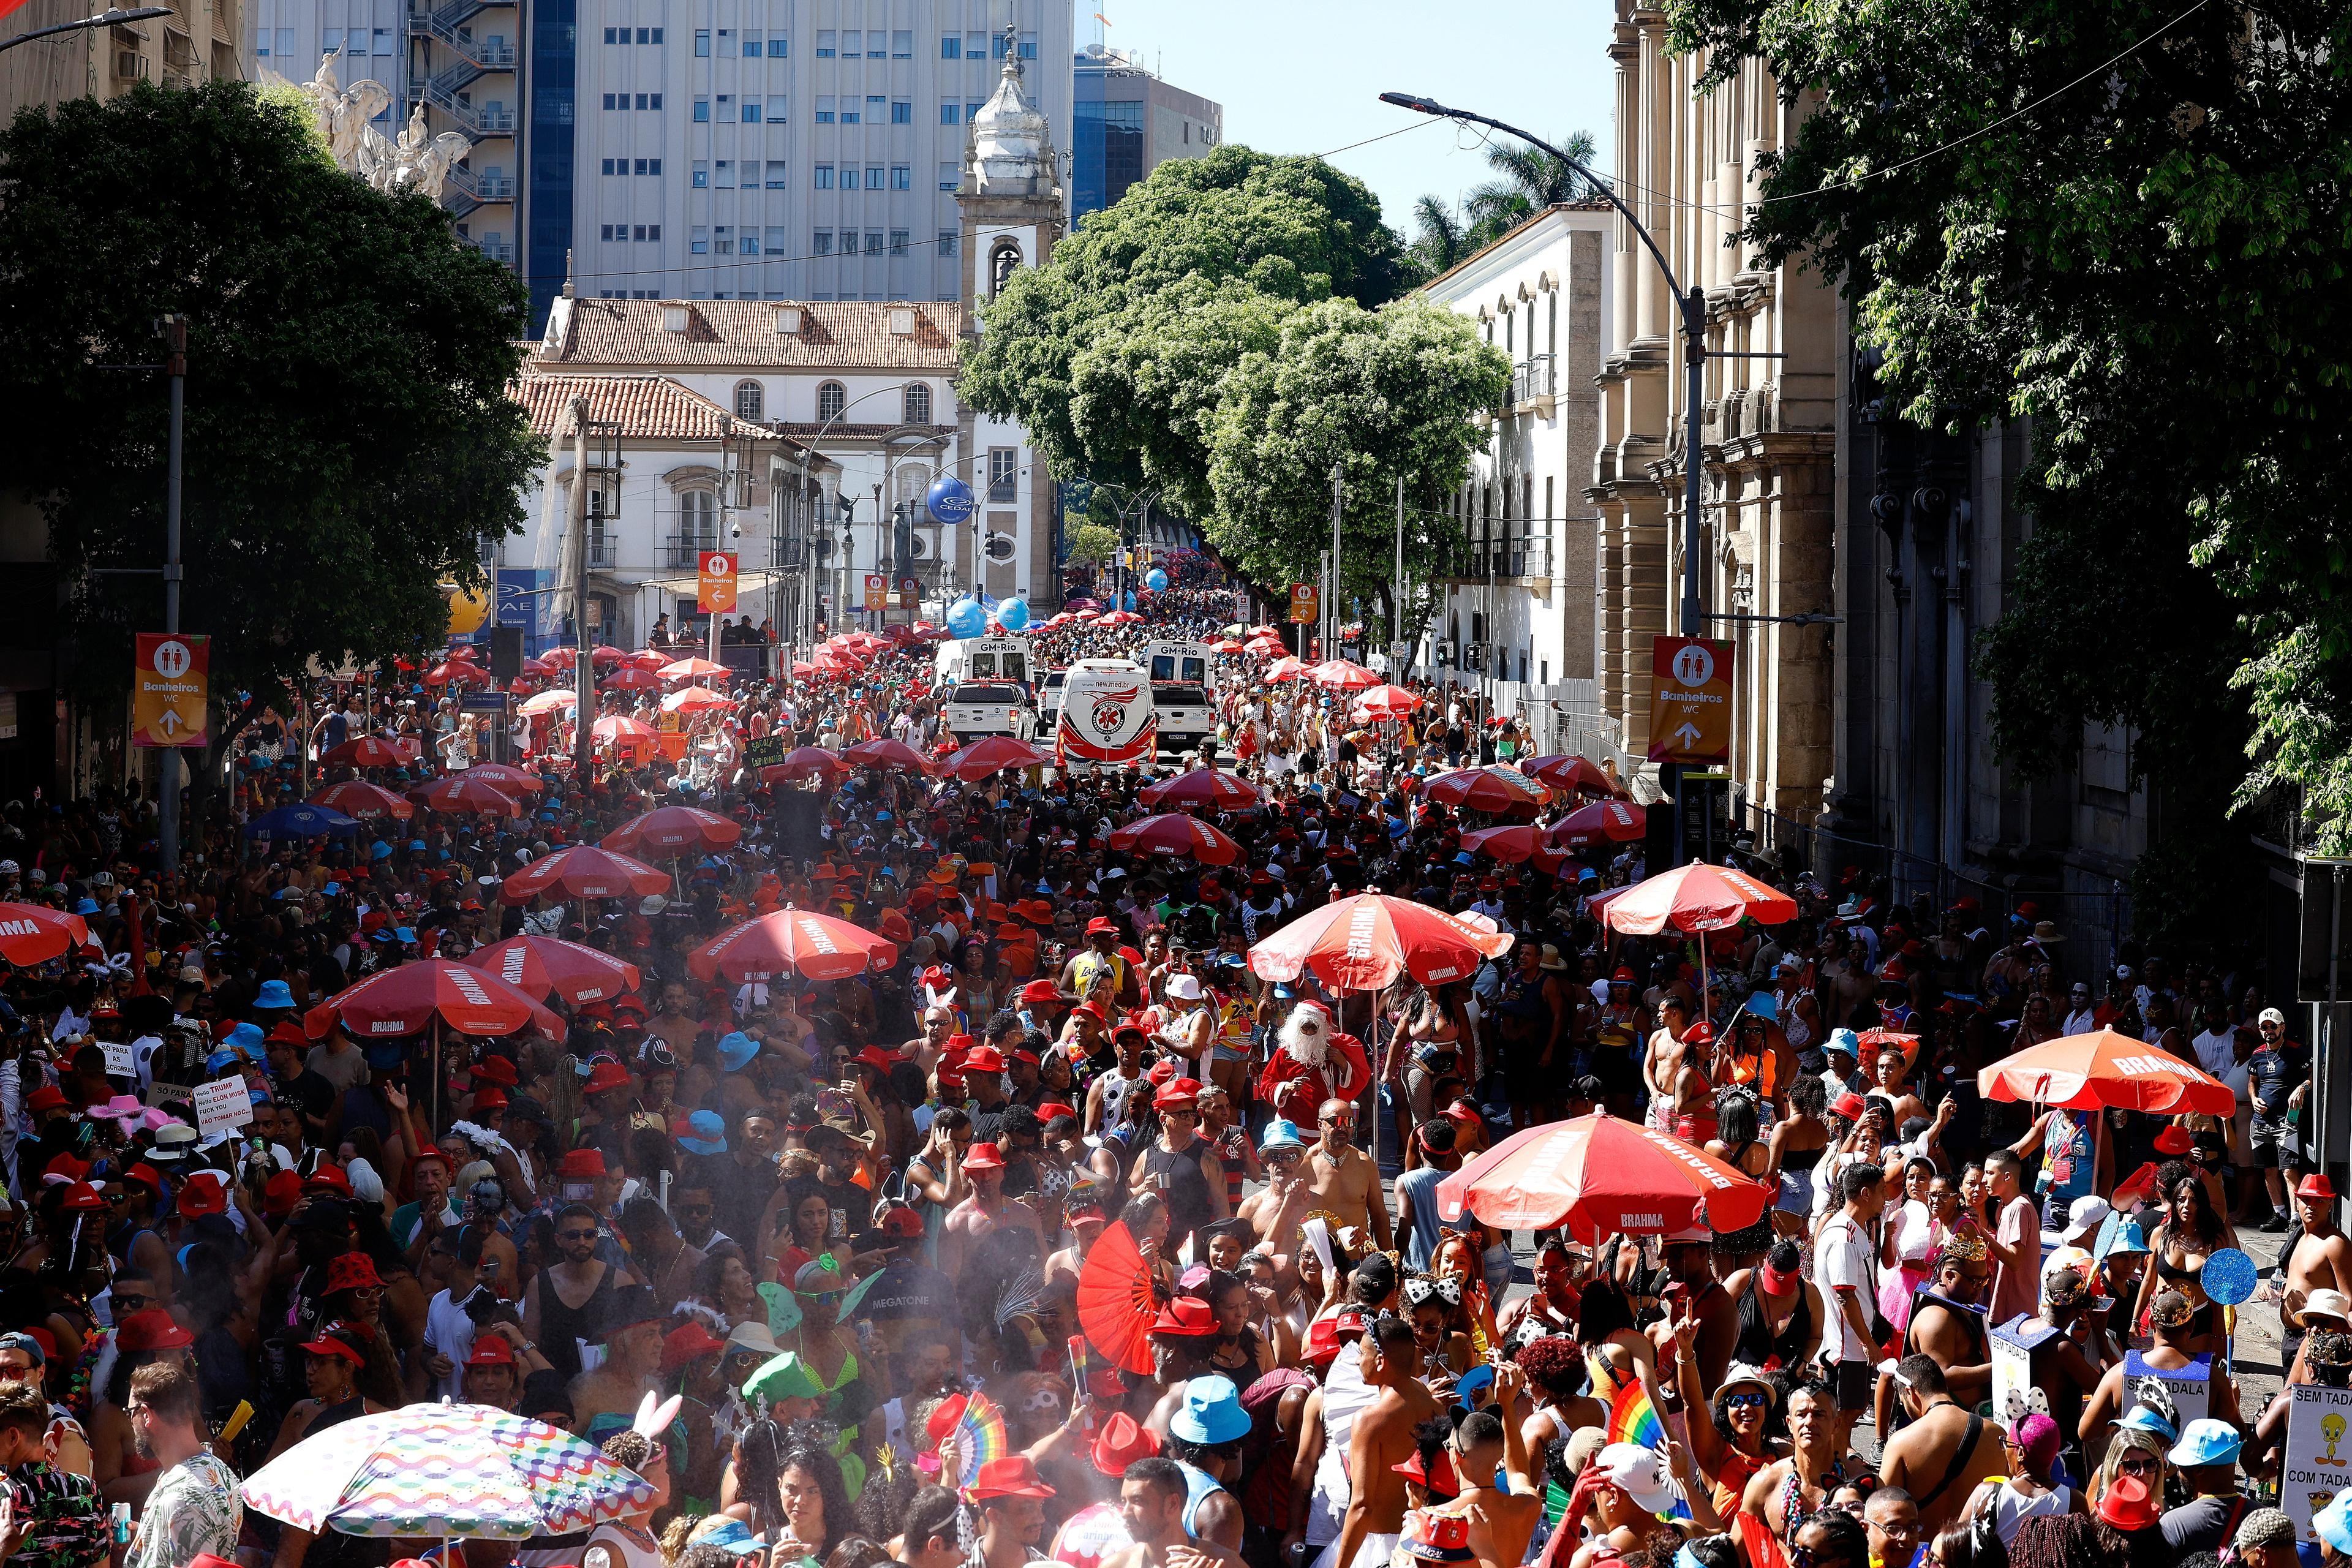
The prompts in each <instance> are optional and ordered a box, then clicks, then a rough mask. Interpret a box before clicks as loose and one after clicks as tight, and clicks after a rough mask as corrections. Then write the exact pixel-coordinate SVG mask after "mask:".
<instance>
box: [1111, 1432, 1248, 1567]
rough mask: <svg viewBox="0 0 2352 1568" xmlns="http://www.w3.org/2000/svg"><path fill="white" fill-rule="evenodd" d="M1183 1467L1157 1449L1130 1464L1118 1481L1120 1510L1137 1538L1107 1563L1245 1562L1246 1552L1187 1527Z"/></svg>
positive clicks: (1199, 1564) (1191, 1564)
mask: <svg viewBox="0 0 2352 1568" xmlns="http://www.w3.org/2000/svg"><path fill="white" fill-rule="evenodd" d="M1186 1500H1187V1488H1186V1486H1185V1480H1184V1468H1183V1467H1182V1466H1181V1465H1179V1464H1178V1463H1177V1462H1176V1461H1175V1460H1173V1459H1164V1458H1160V1457H1159V1456H1158V1455H1156V1454H1155V1455H1153V1456H1152V1457H1151V1458H1145V1459H1138V1460H1136V1461H1135V1462H1134V1463H1133V1464H1131V1465H1129V1466H1128V1467H1127V1473H1126V1474H1125V1475H1124V1476H1122V1477H1121V1478H1120V1479H1119V1483H1118V1514H1119V1519H1120V1520H1121V1521H1123V1522H1124V1523H1125V1524H1126V1526H1127V1533H1128V1535H1129V1538H1130V1539H1131V1540H1132V1541H1133V1542H1134V1544H1133V1545H1132V1546H1122V1547H1120V1548H1119V1549H1118V1551H1116V1552H1111V1553H1110V1554H1109V1555H1108V1556H1106V1557H1105V1558H1104V1559H1103V1560H1102V1568H1209V1565H1210V1564H1216V1565H1218V1568H1241V1558H1240V1556H1239V1555H1237V1554H1236V1553H1234V1552H1232V1551H1230V1550H1228V1549H1227V1548H1225V1547H1223V1546H1220V1545H1219V1544H1217V1542H1213V1541H1211V1540H1208V1539H1206V1538H1202V1539H1201V1540H1197V1541H1196V1540H1194V1539H1193V1538H1192V1536H1191V1535H1190V1534H1189V1533H1187V1532H1186V1531H1185V1529H1184V1505H1185V1502H1186Z"/></svg>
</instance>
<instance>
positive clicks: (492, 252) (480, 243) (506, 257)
mask: <svg viewBox="0 0 2352 1568" xmlns="http://www.w3.org/2000/svg"><path fill="white" fill-rule="evenodd" d="M466 243H467V244H468V245H470V246H472V247H474V248H475V249H476V250H478V251H480V252H481V253H482V254H483V255H484V256H487V257H488V258H490V259H491V260H493V261H502V262H504V263H506V264H507V265H508V266H509V267H512V266H513V265H514V259H515V247H514V245H513V243H512V242H511V241H509V240H504V239H469V240H467V242H466Z"/></svg>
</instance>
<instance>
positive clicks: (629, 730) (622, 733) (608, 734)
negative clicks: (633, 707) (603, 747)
mask: <svg viewBox="0 0 2352 1568" xmlns="http://www.w3.org/2000/svg"><path fill="white" fill-rule="evenodd" d="M588 734H589V738H590V739H591V740H594V741H600V742H604V743H605V744H607V745H610V746H614V747H618V746H621V745H624V744H626V745H628V746H629V747H631V748H633V749H635V748H642V747H646V746H650V745H652V744H653V743H654V727H653V726H652V725H650V724H648V723H646V722H645V721H643V720H641V719H632V718H630V717H629V716H628V715H627V714H625V713H607V714H605V715H604V717H603V718H602V719H599V720H597V721H596V722H595V724H594V725H593V727H592V728H591V729H590V730H589V731H588Z"/></svg>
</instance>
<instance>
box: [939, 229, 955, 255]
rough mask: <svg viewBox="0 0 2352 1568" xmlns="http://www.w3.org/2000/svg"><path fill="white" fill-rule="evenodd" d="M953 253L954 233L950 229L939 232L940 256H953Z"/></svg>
mask: <svg viewBox="0 0 2352 1568" xmlns="http://www.w3.org/2000/svg"><path fill="white" fill-rule="evenodd" d="M955 253H956V231H955V230H953V229H951V228H943V229H941V230H940V255H941V256H953V255H954V254H955Z"/></svg>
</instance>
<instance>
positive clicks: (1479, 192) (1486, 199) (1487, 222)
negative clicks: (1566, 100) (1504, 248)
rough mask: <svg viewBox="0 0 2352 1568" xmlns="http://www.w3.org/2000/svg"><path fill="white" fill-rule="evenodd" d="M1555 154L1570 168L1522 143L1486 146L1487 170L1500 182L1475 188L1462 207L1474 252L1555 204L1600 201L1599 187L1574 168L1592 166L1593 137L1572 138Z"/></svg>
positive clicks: (1580, 133) (1584, 134) (1572, 135)
mask: <svg viewBox="0 0 2352 1568" xmlns="http://www.w3.org/2000/svg"><path fill="white" fill-rule="evenodd" d="M1559 148H1560V151H1562V152H1564V153H1567V154H1568V155H1569V158H1570V159H1573V160H1575V162H1574V163H1570V162H1568V161H1566V160H1563V159H1559V158H1556V157H1554V156H1552V154H1551V153H1547V152H1545V151H1544V150H1543V149H1542V148H1540V147H1532V146H1529V145H1528V144H1527V143H1525V142H1488V143H1487V144H1486V166H1487V167H1488V168H1490V169H1492V170H1494V171H1495V172H1496V174H1499V175H1501V176H1502V178H1500V179H1498V180H1493V181H1490V182H1488V183H1487V184H1483V185H1480V186H1479V187H1478V188H1477V189H1476V190H1475V191H1472V192H1471V193H1470V195H1469V197H1468V199H1467V200H1466V201H1465V203H1464V206H1465V210H1466V211H1467V212H1468V214H1469V216H1470V221H1471V236H1470V237H1471V240H1472V246H1471V247H1472V248H1473V249H1475V248H1476V247H1478V246H1482V245H1485V244H1486V243H1488V242H1489V241H1491V240H1494V239H1496V238H1497V237H1500V236H1501V235H1503V234H1504V233H1505V232H1507V230H1509V229H1510V228H1511V227H1513V226H1515V225H1517V224H1518V223H1520V222H1522V221H1524V220H1525V219H1526V218H1528V216H1531V215H1533V214H1534V213H1536V212H1538V211H1540V210H1541V209H1543V208H1545V207H1548V206H1550V205H1553V204H1555V203H1559V202H1578V201H1589V200H1591V199H1592V198H1593V197H1595V196H1597V195H1600V187H1599V186H1598V185H1597V184H1595V183H1594V182H1593V181H1592V180H1591V178H1589V177H1588V176H1586V175H1585V174H1583V172H1582V171H1580V169H1578V168H1577V167H1576V164H1577V163H1582V164H1585V165H1586V166H1588V167H1589V166H1590V165H1591V160H1592V154H1593V142H1592V133H1591V132H1589V131H1577V132H1570V134H1569V135H1568V136H1567V137H1566V138H1564V139H1563V140H1562V141H1561V142H1560V143H1559Z"/></svg>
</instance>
